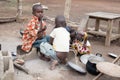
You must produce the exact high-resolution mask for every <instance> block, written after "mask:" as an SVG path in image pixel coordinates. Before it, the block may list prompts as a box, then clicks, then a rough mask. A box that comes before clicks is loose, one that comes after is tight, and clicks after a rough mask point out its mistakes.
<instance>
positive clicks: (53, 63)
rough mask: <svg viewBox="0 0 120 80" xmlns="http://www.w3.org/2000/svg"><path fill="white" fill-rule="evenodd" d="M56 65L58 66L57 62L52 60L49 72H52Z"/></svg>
mask: <svg viewBox="0 0 120 80" xmlns="http://www.w3.org/2000/svg"><path fill="white" fill-rule="evenodd" d="M57 64H58V61H57V60H54V61H53V62H52V64H51V66H50V70H54V69H55V67H56V65H57Z"/></svg>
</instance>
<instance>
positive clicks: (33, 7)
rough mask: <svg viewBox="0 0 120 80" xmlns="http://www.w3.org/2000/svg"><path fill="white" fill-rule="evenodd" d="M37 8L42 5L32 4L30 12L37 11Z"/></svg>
mask: <svg viewBox="0 0 120 80" xmlns="http://www.w3.org/2000/svg"><path fill="white" fill-rule="evenodd" d="M37 7H41V8H42V4H41V3H35V4H33V6H32V11H33V12H34V11H35V10H36V9H37Z"/></svg>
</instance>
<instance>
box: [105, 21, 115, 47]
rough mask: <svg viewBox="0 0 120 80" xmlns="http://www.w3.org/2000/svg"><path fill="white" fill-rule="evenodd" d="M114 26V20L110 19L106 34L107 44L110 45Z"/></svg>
mask: <svg viewBox="0 0 120 80" xmlns="http://www.w3.org/2000/svg"><path fill="white" fill-rule="evenodd" d="M112 26H113V20H109V21H108V27H107V32H106V33H107V34H106V40H105V46H110V41H111V40H110V38H111V33H112Z"/></svg>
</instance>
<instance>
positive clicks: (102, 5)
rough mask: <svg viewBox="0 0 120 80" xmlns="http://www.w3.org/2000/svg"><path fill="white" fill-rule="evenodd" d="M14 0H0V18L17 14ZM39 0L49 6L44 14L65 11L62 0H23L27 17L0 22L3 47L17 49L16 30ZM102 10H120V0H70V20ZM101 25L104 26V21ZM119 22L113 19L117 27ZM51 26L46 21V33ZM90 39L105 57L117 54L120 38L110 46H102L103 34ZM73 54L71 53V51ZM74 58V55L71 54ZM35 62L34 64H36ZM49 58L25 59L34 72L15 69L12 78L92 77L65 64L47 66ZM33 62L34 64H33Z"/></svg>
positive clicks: (59, 79) (76, 79) (54, 79)
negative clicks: (54, 66)
mask: <svg viewBox="0 0 120 80" xmlns="http://www.w3.org/2000/svg"><path fill="white" fill-rule="evenodd" d="M14 1H16V0H8V1H3V0H0V18H1V17H12V16H15V15H16V4H15V3H16V2H14ZM39 1H40V2H41V3H43V4H44V5H47V6H48V8H49V10H47V11H45V12H44V13H45V15H47V16H49V17H55V16H56V15H58V14H63V13H64V4H65V0H23V15H22V16H23V17H25V18H26V21H24V22H22V23H17V22H11V23H0V43H1V44H2V50H3V51H4V50H5V51H10V52H16V46H17V45H18V44H21V36H20V34H19V29H20V28H25V25H26V24H27V22H28V21H29V20H30V19H31V16H32V14H31V6H32V4H33V3H36V2H39ZM96 11H105V12H113V13H118V14H120V0H72V6H71V12H70V20H71V21H74V22H78V23H80V20H81V18H82V17H83V16H84V15H85V13H89V12H96ZM101 23H103V25H102V26H103V27H105V26H106V25H105V22H104V21H103V22H101ZM117 24H118V23H117V22H116V24H115V25H116V27H118V25H117ZM89 25H90V27H93V26H94V20H92V21H91V22H90V23H89ZM53 27H54V25H53V24H51V23H50V22H48V29H47V33H48V34H49V33H50V32H51V30H52V28H53ZM89 41H90V43H91V45H92V52H91V53H93V54H95V53H101V54H103V57H104V58H105V60H106V61H109V62H112V61H113V60H114V59H113V58H111V57H109V56H108V53H115V54H116V55H120V40H115V41H112V42H111V46H110V47H105V46H104V41H105V39H104V38H102V37H97V38H96V37H90V38H89ZM70 55H72V56H74V55H73V54H70ZM71 59H72V60H73V58H71ZM36 64H37V65H36ZM49 64H50V63H49V62H45V61H42V60H40V59H35V60H31V61H27V62H26V64H25V66H26V67H27V68H29V70H30V71H31V72H33V73H34V74H32V76H31V75H26V74H25V73H23V72H20V71H18V70H16V72H15V73H16V74H15V75H16V78H15V80H35V77H36V76H33V75H35V74H36V75H38V76H37V77H39V78H40V79H39V80H48V79H49V80H92V79H93V78H94V77H95V76H94V75H91V74H89V73H87V74H86V75H82V74H80V73H78V72H76V71H74V70H71V69H69V68H68V67H66V66H64V65H59V66H58V67H57V69H56V70H53V71H50V70H49ZM33 65H36V66H34V67H33ZM99 80H117V79H115V78H112V77H103V78H102V79H99Z"/></svg>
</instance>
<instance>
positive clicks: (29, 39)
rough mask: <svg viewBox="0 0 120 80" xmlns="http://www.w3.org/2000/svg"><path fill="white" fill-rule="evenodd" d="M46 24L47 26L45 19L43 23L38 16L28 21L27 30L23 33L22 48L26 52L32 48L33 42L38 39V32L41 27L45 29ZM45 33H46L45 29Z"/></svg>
mask: <svg viewBox="0 0 120 80" xmlns="http://www.w3.org/2000/svg"><path fill="white" fill-rule="evenodd" d="M41 25H42V26H41ZM45 26H46V23H45V22H44V21H42V24H41V22H39V21H38V18H37V17H36V16H33V18H32V19H31V20H30V22H29V23H28V25H27V28H26V30H25V31H24V33H23V37H22V41H23V44H22V50H24V51H26V52H29V51H30V50H31V47H32V44H33V43H34V42H35V40H36V39H37V33H38V31H39V29H43V28H44V27H45ZM43 33H44V35H45V34H46V32H45V31H44V32H43Z"/></svg>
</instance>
